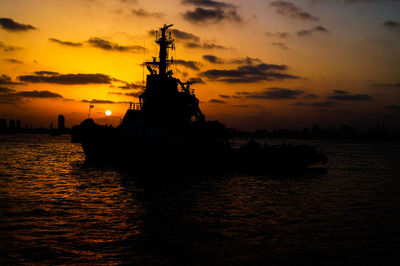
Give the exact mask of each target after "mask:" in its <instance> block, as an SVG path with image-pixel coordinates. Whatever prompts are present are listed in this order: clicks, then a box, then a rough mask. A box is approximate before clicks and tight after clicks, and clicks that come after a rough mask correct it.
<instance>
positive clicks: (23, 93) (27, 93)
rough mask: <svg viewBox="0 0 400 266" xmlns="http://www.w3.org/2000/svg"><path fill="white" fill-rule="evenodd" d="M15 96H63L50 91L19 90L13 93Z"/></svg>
mask: <svg viewBox="0 0 400 266" xmlns="http://www.w3.org/2000/svg"><path fill="white" fill-rule="evenodd" d="M15 95H17V96H21V97H26V98H63V97H62V96H61V95H60V94H58V93H54V92H51V91H37V90H34V91H20V92H17V93H15Z"/></svg>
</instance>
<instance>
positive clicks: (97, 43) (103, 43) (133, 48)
mask: <svg viewBox="0 0 400 266" xmlns="http://www.w3.org/2000/svg"><path fill="white" fill-rule="evenodd" d="M87 42H88V43H89V44H90V45H91V46H93V47H95V48H100V49H103V50H107V51H118V52H133V53H139V52H143V51H144V49H145V48H144V47H143V46H140V45H130V46H123V45H119V44H117V43H112V42H110V41H107V40H105V39H101V38H97V37H93V38H90V39H89V40H88V41H87Z"/></svg>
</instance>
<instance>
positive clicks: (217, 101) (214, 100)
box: [208, 99, 227, 103]
mask: <svg viewBox="0 0 400 266" xmlns="http://www.w3.org/2000/svg"><path fill="white" fill-rule="evenodd" d="M208 102H209V103H227V102H225V101H222V100H218V99H211V100H209V101H208Z"/></svg>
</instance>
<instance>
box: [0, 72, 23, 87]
mask: <svg viewBox="0 0 400 266" xmlns="http://www.w3.org/2000/svg"><path fill="white" fill-rule="evenodd" d="M21 84H22V83H19V82H14V81H12V80H11V78H10V77H9V76H7V75H5V74H1V76H0V85H21Z"/></svg>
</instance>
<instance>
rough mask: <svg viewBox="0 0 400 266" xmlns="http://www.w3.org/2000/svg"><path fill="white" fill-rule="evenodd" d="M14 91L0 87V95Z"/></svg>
mask: <svg viewBox="0 0 400 266" xmlns="http://www.w3.org/2000/svg"><path fill="white" fill-rule="evenodd" d="M14 91H15V90H14V89H9V88H6V87H0V93H10V92H14Z"/></svg>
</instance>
